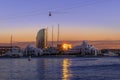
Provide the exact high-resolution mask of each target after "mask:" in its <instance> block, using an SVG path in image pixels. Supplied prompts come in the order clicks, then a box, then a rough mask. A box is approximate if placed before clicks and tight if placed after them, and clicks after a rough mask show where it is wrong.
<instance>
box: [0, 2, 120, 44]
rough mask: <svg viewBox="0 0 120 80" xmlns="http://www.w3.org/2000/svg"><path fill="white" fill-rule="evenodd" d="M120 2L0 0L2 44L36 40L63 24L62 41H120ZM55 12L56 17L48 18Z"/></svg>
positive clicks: (61, 26) (61, 29) (55, 37)
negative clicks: (39, 32) (42, 34)
mask: <svg viewBox="0 0 120 80" xmlns="http://www.w3.org/2000/svg"><path fill="white" fill-rule="evenodd" d="M119 3H120V0H0V43H6V42H7V43H8V42H10V36H11V35H13V41H15V42H16V41H17V42H24V41H35V40H36V35H37V32H38V31H39V30H40V29H42V28H47V27H48V30H49V32H48V33H49V35H48V38H49V41H50V40H51V35H52V33H51V30H52V26H54V40H56V39H57V25H58V24H60V40H120V36H119V35H120V31H119V30H120V10H119V8H120V5H119ZM49 12H51V14H52V16H48V14H49Z"/></svg>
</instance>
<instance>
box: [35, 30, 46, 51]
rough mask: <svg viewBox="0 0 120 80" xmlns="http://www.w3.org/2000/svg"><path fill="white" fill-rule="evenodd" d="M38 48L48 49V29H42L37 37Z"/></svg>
mask: <svg viewBox="0 0 120 80" xmlns="http://www.w3.org/2000/svg"><path fill="white" fill-rule="evenodd" d="M36 47H37V48H41V49H43V48H46V47H47V29H41V30H40V31H39V32H38V33H37V36H36Z"/></svg>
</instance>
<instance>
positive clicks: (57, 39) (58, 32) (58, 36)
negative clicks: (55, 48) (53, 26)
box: [57, 24, 60, 43]
mask: <svg viewBox="0 0 120 80" xmlns="http://www.w3.org/2000/svg"><path fill="white" fill-rule="evenodd" d="M59 26H60V25H59V24H58V36H57V43H59Z"/></svg>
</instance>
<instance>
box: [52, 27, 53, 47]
mask: <svg viewBox="0 0 120 80" xmlns="http://www.w3.org/2000/svg"><path fill="white" fill-rule="evenodd" d="M52 47H53V26H52Z"/></svg>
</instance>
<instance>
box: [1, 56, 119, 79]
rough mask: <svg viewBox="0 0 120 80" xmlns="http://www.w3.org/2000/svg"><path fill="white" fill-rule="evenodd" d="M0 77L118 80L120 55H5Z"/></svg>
mask: <svg viewBox="0 0 120 80" xmlns="http://www.w3.org/2000/svg"><path fill="white" fill-rule="evenodd" d="M0 80H120V57H103V58H95V57H94V58H93V57H91V58H87V57H86V58H85V57H84V58H81V57H75V58H55V57H54V58H32V60H31V61H28V59H27V58H19V59H17V58H16V59H11V58H9V59H8V58H4V59H0Z"/></svg>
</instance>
